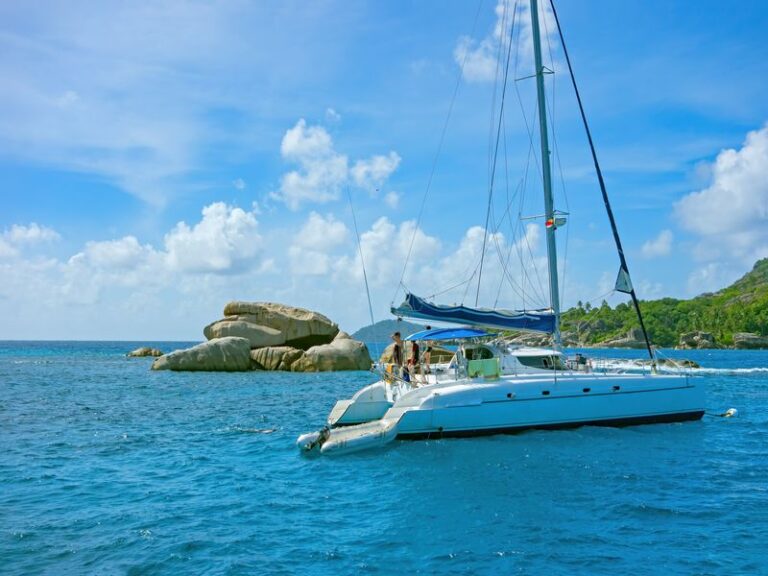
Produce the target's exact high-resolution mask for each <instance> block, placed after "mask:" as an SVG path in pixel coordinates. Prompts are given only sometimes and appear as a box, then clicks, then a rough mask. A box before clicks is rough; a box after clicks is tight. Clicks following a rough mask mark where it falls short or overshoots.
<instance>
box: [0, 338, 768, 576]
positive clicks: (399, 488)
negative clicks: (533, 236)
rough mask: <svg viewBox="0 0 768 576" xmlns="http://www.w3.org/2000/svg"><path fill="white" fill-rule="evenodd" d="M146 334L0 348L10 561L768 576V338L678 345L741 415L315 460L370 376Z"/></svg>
mask: <svg viewBox="0 0 768 576" xmlns="http://www.w3.org/2000/svg"><path fill="white" fill-rule="evenodd" d="M141 344H143V343H141ZM150 344H151V345H156V346H159V347H160V348H163V349H165V350H171V349H174V348H177V347H181V345H179V344H169V343H150ZM138 345H139V343H119V342H117V343H109V342H102V343H78V342H67V343H50V342H49V343H43V342H39V343H31V342H17V343H13V342H0V390H1V391H2V394H1V395H0V573H2V574H14V575H15V574H19V575H20V574H24V575H27V574H52V575H60V574H153V575H154V574H161V575H162V574H174V575H175V574H270V575H271V574H310V575H311V574H357V573H360V574H531V575H542V574H569V575H571V574H611V575H613V574H633V575H637V574H685V575H689V574H729V575H733V574H768V457H767V452H768V412H767V411H766V404H767V402H766V400H768V352H763V351H759V352H736V351H703V352H685V353H679V354H678V355H680V354H682V355H684V356H686V357H689V358H692V359H695V360H697V361H699V362H700V363H701V364H702V365H704V366H705V367H707V368H709V371H708V373H707V374H706V375H704V376H702V378H704V380H705V382H706V387H707V393H708V407H709V409H711V410H712V411H715V412H721V411H723V410H725V409H726V408H729V407H736V408H738V410H739V416H738V417H736V418H731V419H723V418H716V417H709V416H707V417H705V418H704V420H702V421H701V422H691V423H684V424H669V425H668V424H659V425H650V426H637V427H630V428H623V429H611V428H594V427H584V428H580V429H576V430H568V431H533V432H526V433H522V434H518V435H513V436H492V437H485V438H474V439H451V440H432V441H411V442H396V443H394V444H393V445H392V446H391V447H389V448H387V449H384V450H379V451H375V452H368V453H360V454H355V455H350V456H347V457H340V458H307V457H302V456H300V455H299V454H298V453H297V451H296V449H295V448H294V441H295V439H296V436H297V435H298V434H300V433H302V432H306V431H310V430H313V429H316V428H317V427H319V426H320V425H321V424H322V423H323V421H324V419H325V416H326V414H327V412H328V410H329V409H330V408H331V406H332V405H333V403H334V401H335V400H336V399H337V398H339V397H347V396H349V395H350V394H351V393H352V392H354V391H355V390H356V389H358V388H359V387H360V386H362V385H364V384H366V383H368V382H370V381H371V377H370V376H369V375H368V374H366V373H359V372H357V373H342V374H283V373H260V372H253V373H245V374H213V373H173V372H157V373H153V372H151V371H150V370H149V365H150V363H151V359H128V358H126V357H125V356H124V355H125V353H126V352H128V351H129V350H132V349H133V348H135V347H137V346H138ZM601 353H602V354H604V355H610V356H614V357H615V356H617V355H618V354H621V353H620V352H618V351H615V350H612V351H603V352H601ZM633 354H634V353H627V357H632V356H633ZM753 368H761V370H750V369H753ZM270 431H271V432H270Z"/></svg>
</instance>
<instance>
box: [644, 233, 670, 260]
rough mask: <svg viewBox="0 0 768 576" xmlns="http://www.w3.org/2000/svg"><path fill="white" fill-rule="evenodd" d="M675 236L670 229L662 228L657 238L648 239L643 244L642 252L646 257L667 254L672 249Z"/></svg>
mask: <svg viewBox="0 0 768 576" xmlns="http://www.w3.org/2000/svg"><path fill="white" fill-rule="evenodd" d="M673 238H674V236H673V235H672V232H671V231H670V230H662V231H661V232H659V235H658V236H656V238H653V239H651V240H648V241H647V242H645V243H644V244H643V247H642V248H641V252H642V254H643V257H644V258H656V257H657V256H666V255H667V254H669V253H670V252H671V251H672V240H673Z"/></svg>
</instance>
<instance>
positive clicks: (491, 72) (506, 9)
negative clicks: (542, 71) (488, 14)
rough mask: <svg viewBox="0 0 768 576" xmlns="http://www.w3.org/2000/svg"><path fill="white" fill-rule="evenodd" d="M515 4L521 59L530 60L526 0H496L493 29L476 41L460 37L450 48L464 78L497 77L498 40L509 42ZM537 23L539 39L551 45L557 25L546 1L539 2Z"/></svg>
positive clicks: (529, 24) (530, 43)
mask: <svg viewBox="0 0 768 576" xmlns="http://www.w3.org/2000/svg"><path fill="white" fill-rule="evenodd" d="M515 6H517V7H518V13H517V15H516V16H515V17H514V20H515V28H516V30H517V31H516V32H515V34H518V33H519V45H520V50H521V58H523V59H524V60H526V61H528V60H532V58H533V32H532V30H531V17H530V5H529V4H528V2H526V1H523V2H521V3H520V4H516V3H515V2H512V1H511V0H498V2H497V3H496V7H495V13H496V22H495V23H494V27H493V31H492V32H490V33H489V34H488V35H487V36H486V37H485V38H483V39H482V40H479V41H478V40H475V39H473V38H469V37H467V36H462V37H461V38H459V41H458V42H457V44H456V48H455V49H454V51H453V57H454V60H455V61H456V63H457V64H458V65H459V66H461V67H462V70H463V73H464V77H465V78H466V79H467V81H469V82H489V81H492V80H493V79H494V78H495V77H496V72H497V70H498V69H499V65H498V64H497V61H498V59H499V57H500V53H501V51H500V50H499V43H503V44H504V45H506V46H508V45H509V44H508V42H509V41H510V33H511V32H512V29H511V27H512V20H513V11H514V7H515ZM539 25H540V27H541V36H542V42H543V43H545V44H548V45H550V46H553V47H554V46H556V45H557V40H556V36H557V28H556V26H557V24H556V22H555V19H554V15H553V14H552V9H551V8H550V6H549V4H548V3H547V2H542V3H541V4H540V5H539ZM547 36H548V37H547ZM502 56H503V55H502Z"/></svg>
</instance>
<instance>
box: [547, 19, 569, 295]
mask: <svg viewBox="0 0 768 576" xmlns="http://www.w3.org/2000/svg"><path fill="white" fill-rule="evenodd" d="M545 9H546V4H542V5H541V10H542V14H543V15H544V16H545V17H543V18H542V19H541V20H542V23H543V24H544V37H545V39H546V41H547V51H548V52H549V64H550V69H551V70H552V74H551V76H552V79H551V81H550V83H551V86H552V89H551V90H550V91H549V92H550V97H549V99H548V100H546V103H547V107H548V108H549V118H550V132H551V137H552V148H553V151H554V156H555V161H556V162H557V165H558V170H559V172H560V187H561V190H562V193H563V197H564V198H565V208H566V212H570V206H569V205H568V195H567V194H566V191H565V178H564V177H563V166H562V163H561V158H560V148H559V145H558V142H557V136H556V134H557V130H556V129H555V123H556V122H557V116H556V115H555V104H556V103H557V97H556V94H557V93H556V90H555V89H556V86H557V74H556V73H555V72H556V70H555V57H554V54H553V51H552V39H551V37H550V33H549V26H547V18H546V14H545V13H544V12H545ZM550 101H551V103H550ZM570 231H571V228H570V226H569V227H567V228H566V229H565V242H564V244H565V246H564V251H563V257H562V259H561V262H562V264H561V270H560V279H561V282H560V301H561V302H562V301H563V300H565V285H566V272H567V269H568V240H569V238H570Z"/></svg>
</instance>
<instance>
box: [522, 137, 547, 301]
mask: <svg viewBox="0 0 768 576" xmlns="http://www.w3.org/2000/svg"><path fill="white" fill-rule="evenodd" d="M531 156H533V157H534V160H535V159H536V148H535V146H534V144H533V139H531V140H530V146H529V148H528V158H527V161H526V165H525V172H524V182H523V188H522V191H523V193H522V194H521V195H520V207H519V211H518V226H519V228H520V230H521V239H520V244H521V245H520V264H521V266H522V264H523V260H524V256H523V253H522V250H523V243H525V246H526V247H527V248H528V256H529V258H530V262H531V266H532V267H533V272H534V274H535V275H536V284H534V283H533V282H531V283H530V284H531V288H532V291H534V292H536V293H537V294H536V297H537V298H541V300H539V302H546V301H547V298H546V296H544V292H543V289H542V286H543V285H544V284H543V283H542V281H541V275H540V274H539V267H538V266H537V265H536V259H535V258H534V257H533V250H532V249H531V244H530V242H529V241H528V233H527V230H525V228H526V227H525V226H523V223H522V220H520V217H521V216H522V213H523V207H524V202H525V189H526V188H527V184H528V175H529V174H530V168H531Z"/></svg>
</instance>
